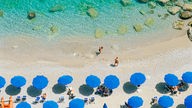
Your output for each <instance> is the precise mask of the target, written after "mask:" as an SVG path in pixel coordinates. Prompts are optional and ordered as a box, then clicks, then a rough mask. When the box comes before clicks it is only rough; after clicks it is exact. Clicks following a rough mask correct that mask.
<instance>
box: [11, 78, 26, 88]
mask: <svg viewBox="0 0 192 108" xmlns="http://www.w3.org/2000/svg"><path fill="white" fill-rule="evenodd" d="M11 84H12V85H13V86H15V87H18V88H20V87H22V86H24V85H25V84H26V79H25V78H24V77H23V76H14V77H13V78H11Z"/></svg>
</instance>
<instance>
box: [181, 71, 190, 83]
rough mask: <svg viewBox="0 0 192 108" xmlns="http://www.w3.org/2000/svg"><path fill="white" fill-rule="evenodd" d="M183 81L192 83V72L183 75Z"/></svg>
mask: <svg viewBox="0 0 192 108" xmlns="http://www.w3.org/2000/svg"><path fill="white" fill-rule="evenodd" d="M182 79H183V81H184V82H186V83H192V72H185V73H183V75H182Z"/></svg>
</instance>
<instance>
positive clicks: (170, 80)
mask: <svg viewBox="0 0 192 108" xmlns="http://www.w3.org/2000/svg"><path fill="white" fill-rule="evenodd" d="M145 80H146V78H145V75H144V74H143V73H140V72H137V73H134V74H132V75H131V77H130V82H131V83H132V84H133V85H135V86H138V85H141V84H143V83H144V82H145ZM164 80H165V82H166V83H167V84H168V85H169V86H177V85H178V84H179V79H178V77H177V76H176V75H174V74H166V75H165V76H164ZM182 80H183V81H184V82H185V83H192V72H185V73H183V75H182ZM72 81H73V78H72V77H71V76H69V75H63V76H61V77H59V79H58V84H61V85H67V84H70V83H71V82H72ZM48 82H49V81H48V79H47V78H46V77H45V76H43V75H38V76H36V77H35V78H34V79H33V82H32V84H33V86H34V87H35V88H37V89H40V90H42V89H44V88H45V87H46V86H47V85H48ZM5 83H6V81H5V79H4V78H3V77H2V76H0V88H2V87H4V85H5ZM100 83H101V81H100V79H99V78H98V77H97V76H94V75H90V76H88V77H87V78H86V84H87V85H88V86H90V87H92V88H95V87H98V86H99V85H100ZM119 83H120V82H119V78H118V77H117V76H115V75H109V76H106V77H105V79H104V85H105V86H106V87H107V88H109V89H115V88H117V87H118V86H119ZM11 84H12V85H13V86H15V87H17V88H21V87H22V86H24V85H25V84H26V79H25V78H24V77H23V76H14V77H13V78H12V79H11Z"/></svg>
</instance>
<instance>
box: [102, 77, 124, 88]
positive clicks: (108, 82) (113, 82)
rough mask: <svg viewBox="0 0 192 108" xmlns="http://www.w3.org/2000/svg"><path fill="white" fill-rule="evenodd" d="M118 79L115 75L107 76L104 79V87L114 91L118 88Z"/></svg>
mask: <svg viewBox="0 0 192 108" xmlns="http://www.w3.org/2000/svg"><path fill="white" fill-rule="evenodd" d="M119 84H120V82H119V78H118V77H117V76H115V75H108V76H107V77H105V79H104V85H105V86H106V87H107V88H109V89H115V88H117V87H118V86H119Z"/></svg>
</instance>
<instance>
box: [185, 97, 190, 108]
mask: <svg viewBox="0 0 192 108" xmlns="http://www.w3.org/2000/svg"><path fill="white" fill-rule="evenodd" d="M184 104H185V107H186V108H192V95H189V96H187V97H186V98H185V101H184Z"/></svg>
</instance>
